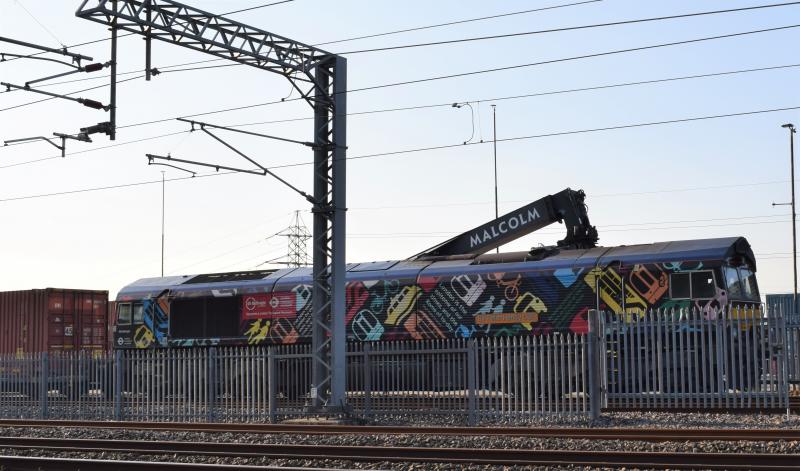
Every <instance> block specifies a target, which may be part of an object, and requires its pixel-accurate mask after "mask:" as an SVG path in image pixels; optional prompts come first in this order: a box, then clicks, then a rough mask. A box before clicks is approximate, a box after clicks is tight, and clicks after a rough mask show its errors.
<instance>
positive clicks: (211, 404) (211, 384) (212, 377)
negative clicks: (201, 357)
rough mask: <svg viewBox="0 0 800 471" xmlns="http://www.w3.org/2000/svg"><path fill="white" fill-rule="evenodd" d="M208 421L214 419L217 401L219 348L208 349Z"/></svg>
mask: <svg viewBox="0 0 800 471" xmlns="http://www.w3.org/2000/svg"><path fill="white" fill-rule="evenodd" d="M206 398H207V404H206V422H213V421H214V416H215V414H214V408H215V407H216V401H217V349H216V348H214V347H211V348H209V349H208V356H207V358H206Z"/></svg>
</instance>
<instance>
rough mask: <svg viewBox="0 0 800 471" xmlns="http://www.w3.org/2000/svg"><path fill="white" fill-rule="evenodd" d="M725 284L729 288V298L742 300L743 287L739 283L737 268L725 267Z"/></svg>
mask: <svg viewBox="0 0 800 471" xmlns="http://www.w3.org/2000/svg"><path fill="white" fill-rule="evenodd" d="M723 270H724V271H725V284H726V285H727V286H728V297H729V298H731V299H733V298H740V297H741V296H742V285H741V283H740V282H739V271H738V270H737V269H736V268H735V267H724V268H723Z"/></svg>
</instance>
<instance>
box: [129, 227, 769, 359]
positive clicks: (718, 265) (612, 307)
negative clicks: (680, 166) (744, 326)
mask: <svg viewBox="0 0 800 471" xmlns="http://www.w3.org/2000/svg"><path fill="white" fill-rule="evenodd" d="M502 256H503V257H505V258H504V260H503V261H497V260H495V259H492V258H491V257H490V256H479V257H475V258H473V259H469V260H459V261H444V262H408V261H404V262H383V263H374V264H360V265H352V266H350V267H349V271H348V281H347V284H346V309H347V311H346V324H347V334H348V340H350V341H359V342H369V341H376V340H405V339H416V340H423V339H441V338H451V337H478V336H514V335H537V334H542V333H550V332H553V331H562V332H575V333H581V332H584V331H585V330H586V328H587V324H586V315H587V313H588V311H589V309H594V308H597V309H603V310H608V311H614V312H616V313H619V314H620V315H623V316H625V318H626V319H632V318H634V317H637V316H641V315H642V314H643V313H644V312H645V311H646V310H648V309H651V308H668V309H669V308H675V309H682V308H698V309H703V310H707V311H708V310H709V308H716V307H720V306H723V305H727V304H729V303H755V302H758V300H759V294H758V288H757V285H756V282H755V274H754V272H755V260H754V258H753V255H752V251H751V250H750V247H749V244H748V243H747V241H746V240H745V239H743V238H728V239H709V240H700V241H679V242H665V243H659V244H648V245H637V246H626V247H614V248H603V247H597V248H594V249H587V250H562V251H559V252H556V253H549V254H548V256H545V257H541V258H540V259H539V260H531V258H532V257H531V255H529V254H525V253H521V254H502ZM507 260H511V261H507ZM248 273H249V272H248ZM248 273H245V274H238V275H237V277H238V280H237V281H218V282H197V281H196V282H192V281H191V280H192V279H194V278H192V277H173V278H171V279H164V282H163V283H158V282H154V280H152V279H150V280H143V281H142V282H137V283H134V284H132V285H130V286H128V287H126V288H125V289H123V290H122V291H121V292H120V295H119V297H118V305H120V306H126V305H130V306H133V309H132V311H133V312H134V315H133V316H132V318H131V319H130V322H129V323H128V324H125V322H124V321H125V319H123V318H120V319H121V320H122V322H120V321H118V326H117V331H116V337H115V341H116V345H117V346H118V347H119V348H153V347H159V346H162V347H163V346H195V345H232V344H244V345H258V344H264V343H269V344H292V343H300V342H308V341H310V338H309V336H310V333H311V284H310V278H309V273H308V270H307V269H286V270H280V271H274V272H268V271H265V272H258V273H254V274H253V276H252V277H251V278H250V279H249V280H242V279H241V278H242V277H243V276H246V275H248ZM201 276H209V275H201ZM215 276H217V275H215ZM219 276H222V275H219ZM140 306H141V307H140ZM122 309H128V308H125V307H123V308H122ZM138 310H141V312H142V316H141V319H140V322H137V315H136V313H137V312H139V311H138ZM709 312H713V311H709ZM171 313H172V316H171V315H170V314H171ZM130 317H131V316H129V318H130ZM137 324H138V325H137Z"/></svg>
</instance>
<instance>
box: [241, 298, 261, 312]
mask: <svg viewBox="0 0 800 471" xmlns="http://www.w3.org/2000/svg"><path fill="white" fill-rule="evenodd" d="M244 305H245V307H247V310H248V311H252V310H253V309H255V308H256V306H257V305H258V303H257V302H256V299H255V298H253V297H252V296H251V297H249V298H247V301H245V303H244Z"/></svg>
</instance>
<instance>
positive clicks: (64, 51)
mask: <svg viewBox="0 0 800 471" xmlns="http://www.w3.org/2000/svg"><path fill="white" fill-rule="evenodd" d="M0 42H2V43H9V44H15V45H17V46H23V47H29V48H31V49H38V50H40V51H44V52H52V53H53V54H61V55H62V56H67V57H70V58H72V60H73V61H74V62H76V63H77V64H80V63H81V60H87V61H90V60H93V59H92V58H91V57H89V56H84V55H83V54H77V53H74V52H69V51H67V48H66V47H64V48H61V49H56V48H53V47H47V46H40V45H38V44H33V43H28V42H25V41H20V40H17V39H11V38H6V37H3V36H0Z"/></svg>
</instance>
